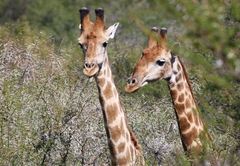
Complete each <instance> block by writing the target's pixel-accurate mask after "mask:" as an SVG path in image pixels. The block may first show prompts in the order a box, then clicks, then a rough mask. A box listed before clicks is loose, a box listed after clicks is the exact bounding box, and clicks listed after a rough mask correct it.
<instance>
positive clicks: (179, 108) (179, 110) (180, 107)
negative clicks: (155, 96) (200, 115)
mask: <svg viewBox="0 0 240 166" xmlns="http://www.w3.org/2000/svg"><path fill="white" fill-rule="evenodd" d="M175 108H176V111H177V113H178V115H181V114H182V113H183V112H184V110H185V106H184V104H176V105H175Z"/></svg>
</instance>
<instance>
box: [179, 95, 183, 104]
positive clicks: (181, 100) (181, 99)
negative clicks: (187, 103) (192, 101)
mask: <svg viewBox="0 0 240 166" xmlns="http://www.w3.org/2000/svg"><path fill="white" fill-rule="evenodd" d="M183 101H184V94H183V93H182V94H181V95H179V96H178V102H179V103H182V102H183Z"/></svg>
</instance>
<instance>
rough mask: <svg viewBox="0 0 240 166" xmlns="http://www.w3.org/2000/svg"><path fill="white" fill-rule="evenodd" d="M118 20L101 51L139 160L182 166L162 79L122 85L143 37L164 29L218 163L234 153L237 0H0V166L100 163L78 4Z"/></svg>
mask: <svg viewBox="0 0 240 166" xmlns="http://www.w3.org/2000/svg"><path fill="white" fill-rule="evenodd" d="M84 6H86V7H88V8H89V9H90V10H91V18H92V20H94V19H95V16H94V12H93V11H94V9H95V8H97V7H102V8H104V9H105V13H106V14H105V15H106V21H107V25H108V26H110V25H112V24H113V23H115V22H120V27H119V28H118V30H117V34H116V38H115V39H114V40H112V41H110V42H109V47H108V55H109V57H110V61H111V67H112V71H113V74H114V76H115V77H114V80H115V83H116V86H117V88H118V90H119V93H120V96H121V99H122V101H123V103H124V106H125V108H126V112H127V117H128V119H129V124H130V126H131V129H132V130H133V132H134V133H135V135H136V136H137V138H138V140H139V142H140V144H141V145H142V148H143V152H144V156H145V159H146V163H147V165H186V164H188V163H187V159H186V158H185V156H184V153H183V150H182V147H181V142H180V138H179V133H178V128H177V123H176V119H175V115H174V111H173V107H172V103H171V98H170V95H169V92H168V88H167V85H166V83H165V82H164V81H161V82H158V83H153V84H151V85H148V86H146V87H144V88H143V89H141V90H140V91H138V92H137V93H134V94H126V93H125V92H124V86H125V84H126V79H127V78H128V76H130V73H131V72H132V69H133V66H134V65H135V63H136V61H137V60H138V58H139V57H140V55H141V51H142V50H143V49H144V48H145V46H146V42H147V33H146V30H149V29H150V28H151V27H153V26H157V27H159V28H161V27H166V28H167V29H168V44H169V47H170V48H171V49H172V50H173V51H174V52H176V53H178V54H179V55H180V56H181V58H182V59H183V60H184V63H185V64H186V66H187V69H188V73H189V77H190V79H191V83H192V86H193V89H194V94H195V96H196V99H197V101H198V104H199V107H200V109H201V111H202V117H203V120H204V122H205V123H206V124H207V126H208V128H209V130H210V132H211V134H212V137H213V139H214V140H215V144H216V146H217V148H218V153H219V156H220V158H221V161H220V162H221V165H239V164H240V161H239V158H240V134H239V133H240V127H239V126H240V76H239V74H240V12H239V9H240V2H239V1H238V0H221V1H214V0H206V1H197V0H192V1H185V0H171V1H168V2H163V1H158V0H152V1H147V0H140V1H136V0H132V1H129V0H120V1H110V0H102V1H98V0H86V1H85V2H83V1H81V0H59V1H47V0H35V1H30V0H2V1H1V2H0V15H1V17H0V24H1V26H0V149H1V150H0V165H101V164H106V165H108V164H109V160H110V159H109V152H108V148H107V141H106V135H105V131H104V128H103V118H102V114H101V107H100V104H99V101H98V95H97V93H98V92H97V88H96V85H95V82H91V80H89V79H88V78H87V77H85V76H84V75H83V73H82V64H83V61H82V60H83V57H82V52H81V50H80V48H79V46H78V45H77V38H78V36H79V30H78V24H79V22H80V20H79V12H78V10H79V9H80V8H81V7H84Z"/></svg>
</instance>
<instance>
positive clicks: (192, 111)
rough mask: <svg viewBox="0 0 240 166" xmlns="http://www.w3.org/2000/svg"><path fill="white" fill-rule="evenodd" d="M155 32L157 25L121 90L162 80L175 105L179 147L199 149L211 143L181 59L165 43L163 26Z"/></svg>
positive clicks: (191, 150) (136, 87) (165, 32)
mask: <svg viewBox="0 0 240 166" xmlns="http://www.w3.org/2000/svg"><path fill="white" fill-rule="evenodd" d="M157 33H158V28H156V27H153V28H152V29H151V33H150V37H149V39H148V47H147V48H146V49H144V50H143V52H142V57H141V59H140V60H139V61H138V62H137V64H136V66H135V68H134V70H133V73H132V75H131V77H130V78H129V79H128V81H127V85H126V87H125V91H126V92H128V93H132V92H135V91H137V90H138V89H140V88H141V87H143V86H145V85H147V84H148V83H150V82H155V81H158V80H161V79H164V80H166V81H167V83H168V87H169V90H170V94H171V98H172V102H173V105H174V108H175V114H176V118H177V123H178V128H179V133H180V136H181V141H182V146H183V149H184V151H185V152H187V154H190V152H193V151H195V152H200V151H201V150H203V146H204V145H205V142H206V144H209V142H210V144H211V142H212V138H211V137H210V134H209V133H208V131H207V129H206V127H205V126H204V124H203V122H202V120H201V117H200V112H199V110H198V107H197V104H196V101H195V99H194V96H193V92H192V88H191V85H190V81H189V78H188V75H187V72H186V69H185V67H184V65H183V62H182V61H181V59H180V57H179V56H178V55H174V54H172V53H171V52H170V51H169V50H168V49H167V47H166V40H167V29H166V28H162V29H161V30H160V37H159V36H158V34H157ZM203 143H204V145H203ZM195 154H196V153H195Z"/></svg>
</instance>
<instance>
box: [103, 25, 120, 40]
mask: <svg viewBox="0 0 240 166" xmlns="http://www.w3.org/2000/svg"><path fill="white" fill-rule="evenodd" d="M118 25H119V23H118V22H117V23H115V24H113V25H112V26H110V27H109V28H108V29H107V30H106V31H105V34H106V36H107V38H108V39H113V38H114V35H115V32H116V30H117V28H118Z"/></svg>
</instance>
